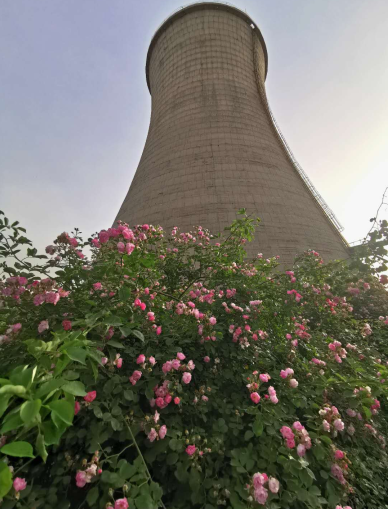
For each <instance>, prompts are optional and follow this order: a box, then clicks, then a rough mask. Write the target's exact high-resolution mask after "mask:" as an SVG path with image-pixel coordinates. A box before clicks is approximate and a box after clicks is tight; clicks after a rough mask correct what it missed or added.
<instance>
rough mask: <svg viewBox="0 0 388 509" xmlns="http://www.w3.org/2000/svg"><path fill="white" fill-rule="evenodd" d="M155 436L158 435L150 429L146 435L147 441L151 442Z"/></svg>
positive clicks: (153, 429)
mask: <svg viewBox="0 0 388 509" xmlns="http://www.w3.org/2000/svg"><path fill="white" fill-rule="evenodd" d="M157 436H158V434H157V433H156V430H155V428H151V431H150V432H149V433H148V440H149V441H150V442H153V441H154V440H155V438H156V437H157Z"/></svg>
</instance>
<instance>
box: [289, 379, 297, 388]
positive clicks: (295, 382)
mask: <svg viewBox="0 0 388 509" xmlns="http://www.w3.org/2000/svg"><path fill="white" fill-rule="evenodd" d="M289 383H290V387H291V388H292V389H296V388H297V387H298V385H299V382H298V381H297V380H295V378H291V380H290V382H289Z"/></svg>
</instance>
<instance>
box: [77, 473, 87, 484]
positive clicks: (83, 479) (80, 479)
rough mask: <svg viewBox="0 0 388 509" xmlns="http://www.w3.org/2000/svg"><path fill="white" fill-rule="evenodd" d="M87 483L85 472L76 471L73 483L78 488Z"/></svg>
mask: <svg viewBox="0 0 388 509" xmlns="http://www.w3.org/2000/svg"><path fill="white" fill-rule="evenodd" d="M86 482H87V475H86V472H84V471H83V470H78V472H77V475H76V476H75V483H76V485H77V487H78V488H83V487H84V486H85V484H86Z"/></svg>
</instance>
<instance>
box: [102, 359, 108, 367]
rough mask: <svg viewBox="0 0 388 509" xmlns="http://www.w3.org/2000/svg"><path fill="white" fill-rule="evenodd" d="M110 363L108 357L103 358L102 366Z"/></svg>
mask: <svg viewBox="0 0 388 509" xmlns="http://www.w3.org/2000/svg"><path fill="white" fill-rule="evenodd" d="M107 362H108V357H102V359H101V364H102V365H103V366H105V364H106V363H107Z"/></svg>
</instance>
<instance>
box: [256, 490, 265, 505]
mask: <svg viewBox="0 0 388 509" xmlns="http://www.w3.org/2000/svg"><path fill="white" fill-rule="evenodd" d="M254 497H255V500H256V502H257V503H258V504H261V505H264V504H265V503H266V501H267V498H268V491H267V490H266V489H265V488H264V487H263V486H259V487H258V488H256V489H255V491H254Z"/></svg>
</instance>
